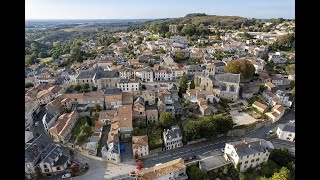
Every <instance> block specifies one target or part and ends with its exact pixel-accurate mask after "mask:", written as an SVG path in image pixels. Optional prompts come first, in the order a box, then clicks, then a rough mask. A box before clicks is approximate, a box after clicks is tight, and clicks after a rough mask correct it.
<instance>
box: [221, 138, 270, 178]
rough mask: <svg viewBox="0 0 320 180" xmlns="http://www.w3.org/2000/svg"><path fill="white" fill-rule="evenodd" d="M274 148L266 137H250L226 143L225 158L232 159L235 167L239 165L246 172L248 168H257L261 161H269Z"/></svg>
mask: <svg viewBox="0 0 320 180" xmlns="http://www.w3.org/2000/svg"><path fill="white" fill-rule="evenodd" d="M272 149H273V145H272V144H271V142H269V141H266V140H264V139H257V138H252V139H251V138H250V139H245V140H243V141H235V142H229V143H226V145H225V148H224V158H225V159H226V160H230V161H231V162H232V163H233V164H234V166H235V167H237V166H238V165H239V166H240V171H241V172H244V171H246V170H247V169H248V168H255V167H257V166H259V165H260V164H261V163H263V162H267V161H268V158H269V155H270V151H271V150H272Z"/></svg>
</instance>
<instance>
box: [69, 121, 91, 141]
mask: <svg viewBox="0 0 320 180" xmlns="http://www.w3.org/2000/svg"><path fill="white" fill-rule="evenodd" d="M86 122H87V120H86V118H79V119H78V121H77V123H76V125H75V126H74V128H73V129H72V131H71V134H72V135H71V138H70V142H72V143H74V141H75V140H76V137H77V136H78V135H79V134H80V131H81V129H80V127H81V126H83V125H85V124H86Z"/></svg>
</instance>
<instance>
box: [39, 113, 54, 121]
mask: <svg viewBox="0 0 320 180" xmlns="http://www.w3.org/2000/svg"><path fill="white" fill-rule="evenodd" d="M54 116H55V114H54V113H52V112H50V111H47V113H46V114H44V116H43V117H42V118H43V119H45V121H46V123H49V122H50V121H51V120H52V118H53V117H54Z"/></svg>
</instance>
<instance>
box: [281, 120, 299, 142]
mask: <svg viewBox="0 0 320 180" xmlns="http://www.w3.org/2000/svg"><path fill="white" fill-rule="evenodd" d="M277 136H278V138H279V139H282V140H286V141H292V142H294V141H295V138H296V130H295V123H291V122H289V123H287V124H279V125H278V128H277Z"/></svg>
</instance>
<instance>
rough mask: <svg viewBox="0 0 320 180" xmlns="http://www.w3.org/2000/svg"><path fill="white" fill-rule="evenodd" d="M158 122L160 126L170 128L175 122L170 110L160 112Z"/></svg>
mask: <svg viewBox="0 0 320 180" xmlns="http://www.w3.org/2000/svg"><path fill="white" fill-rule="evenodd" d="M159 123H160V125H161V127H162V128H166V129H167V128H170V127H171V126H172V125H174V123H175V118H174V117H173V116H172V114H171V113H170V112H162V113H160V118H159Z"/></svg>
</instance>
